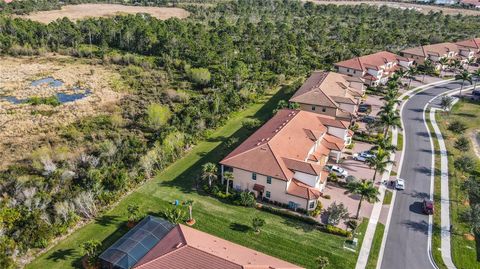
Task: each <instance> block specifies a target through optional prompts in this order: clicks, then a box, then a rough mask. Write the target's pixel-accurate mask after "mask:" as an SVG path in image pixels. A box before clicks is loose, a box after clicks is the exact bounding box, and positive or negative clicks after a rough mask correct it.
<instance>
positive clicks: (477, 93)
mask: <svg viewBox="0 0 480 269" xmlns="http://www.w3.org/2000/svg"><path fill="white" fill-rule="evenodd" d="M472 95H474V96H480V90H473V91H472Z"/></svg>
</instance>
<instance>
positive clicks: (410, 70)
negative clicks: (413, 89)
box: [408, 66, 418, 89]
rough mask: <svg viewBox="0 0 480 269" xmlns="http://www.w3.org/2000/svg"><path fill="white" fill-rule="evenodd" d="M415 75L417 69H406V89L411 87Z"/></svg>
mask: <svg viewBox="0 0 480 269" xmlns="http://www.w3.org/2000/svg"><path fill="white" fill-rule="evenodd" d="M416 75H418V68H417V67H416V66H411V67H410V68H409V69H408V79H409V80H408V89H410V86H411V85H412V79H413V78H415V76H416Z"/></svg>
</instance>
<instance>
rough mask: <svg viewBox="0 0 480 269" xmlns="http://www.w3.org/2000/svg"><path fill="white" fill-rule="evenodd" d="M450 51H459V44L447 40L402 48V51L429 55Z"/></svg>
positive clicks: (439, 54) (422, 55) (438, 54)
mask: <svg viewBox="0 0 480 269" xmlns="http://www.w3.org/2000/svg"><path fill="white" fill-rule="evenodd" d="M450 51H455V52H458V46H457V44H455V43H450V42H445V43H439V44H431V45H425V46H419V47H414V48H409V49H405V50H402V53H407V54H412V55H417V56H421V57H427V56H428V55H435V56H442V55H444V54H448V52H450Z"/></svg>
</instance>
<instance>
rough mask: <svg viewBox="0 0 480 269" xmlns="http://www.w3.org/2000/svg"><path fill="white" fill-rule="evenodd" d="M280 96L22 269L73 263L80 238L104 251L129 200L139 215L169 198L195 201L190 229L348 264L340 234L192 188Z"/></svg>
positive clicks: (296, 259) (302, 258)
mask: <svg viewBox="0 0 480 269" xmlns="http://www.w3.org/2000/svg"><path fill="white" fill-rule="evenodd" d="M284 98H286V95H285V94H284V93H283V92H282V91H280V92H277V93H275V94H274V95H272V96H268V97H266V98H264V99H263V100H261V101H260V102H259V103H257V104H254V105H252V106H250V107H249V108H248V109H246V110H244V111H241V112H239V113H236V114H235V115H233V116H232V117H231V118H230V120H229V121H228V124H226V125H225V126H224V127H222V128H220V129H218V130H216V131H215V132H213V133H212V135H211V136H210V138H209V139H207V140H206V141H203V142H201V143H199V144H198V145H197V146H196V147H194V148H193V149H192V150H191V151H190V152H189V153H188V154H186V155H185V156H184V157H183V158H182V159H180V160H178V161H177V162H175V163H174V164H172V165H171V166H170V167H168V168H167V169H166V170H165V171H163V172H162V173H160V174H159V175H157V176H156V177H155V178H154V179H153V180H151V181H149V182H147V183H145V184H144V185H143V186H142V187H140V188H139V189H137V190H136V191H134V192H132V193H131V194H130V195H128V196H127V197H125V198H124V199H123V200H121V201H120V202H119V204H118V205H117V206H116V207H114V208H113V209H112V210H110V211H108V212H106V213H105V214H104V215H103V216H101V217H99V218H98V219H96V220H95V221H94V222H92V223H90V224H88V225H86V226H84V227H83V228H81V229H79V230H78V231H76V232H74V233H73V234H72V235H70V236H69V237H67V238H66V239H64V240H62V241H61V242H60V243H59V244H58V245H56V246H55V247H53V248H52V249H50V250H49V251H48V252H46V253H44V254H43V255H41V256H39V257H38V258H37V259H36V260H34V261H33V262H32V263H31V264H29V265H28V266H27V268H50V269H51V268H73V267H78V266H79V261H80V257H81V253H80V248H79V245H80V244H81V243H82V242H85V241H87V240H89V239H92V238H95V239H98V240H101V241H102V243H103V246H102V247H103V249H105V248H106V247H108V246H110V245H111V244H112V243H113V242H114V241H116V240H117V239H118V238H119V237H120V236H122V235H123V234H124V233H125V232H126V231H127V230H126V225H125V224H126V208H127V206H128V205H129V204H137V205H139V206H140V208H141V211H142V212H143V213H148V214H152V215H158V214H159V213H160V212H161V211H162V210H163V209H164V208H165V207H166V206H167V205H168V204H169V203H171V202H172V201H173V200H175V199H179V200H186V199H192V200H194V201H195V205H194V209H193V215H194V218H195V219H196V220H197V223H196V224H195V226H194V227H195V228H197V229H199V230H202V231H205V232H208V233H210V234H213V235H216V236H219V237H222V238H225V239H227V240H230V241H233V242H236V243H238V244H241V245H244V246H247V247H250V248H253V249H257V250H259V251H262V252H264V253H267V254H270V255H272V256H276V257H279V258H281V259H284V260H287V261H290V262H293V263H295V264H298V265H302V266H305V267H307V268H315V267H316V262H315V258H317V257H318V256H327V257H328V258H329V260H330V264H331V265H330V268H353V267H354V265H355V262H356V257H357V254H356V253H354V252H351V251H348V250H345V249H344V248H343V243H344V241H345V238H343V237H339V236H335V235H331V234H326V233H323V232H320V231H318V230H316V229H314V228H313V227H312V226H310V225H307V224H304V223H302V222H298V221H294V220H291V219H286V218H282V217H279V216H277V215H273V214H269V213H266V212H261V211H258V210H256V209H253V208H244V207H239V206H233V205H229V204H225V203H222V202H221V201H218V200H217V199H215V198H212V197H209V196H203V195H201V194H199V193H198V192H196V191H195V189H194V179H195V178H196V177H197V176H198V174H199V171H200V166H201V165H202V164H204V163H206V162H218V161H219V160H220V159H221V158H222V156H224V155H225V154H226V153H227V152H228V151H230V150H231V149H226V148H225V147H224V144H223V142H224V141H225V140H226V139H227V138H229V137H232V136H233V137H238V138H239V140H240V141H242V140H243V139H245V138H246V137H247V136H248V135H249V132H248V131H247V130H245V129H244V128H241V126H242V125H241V123H242V120H243V119H245V118H247V117H254V118H258V119H260V120H266V119H268V118H269V117H270V116H271V111H272V109H273V108H275V106H276V104H277V102H278V101H279V100H280V99H284ZM254 216H260V217H262V218H264V219H265V220H266V225H265V226H264V227H263V229H262V232H261V233H260V234H259V235H257V234H254V233H253V232H252V231H251V229H250V228H249V227H250V225H251V224H250V223H251V220H252V218H253V217H254ZM365 228H366V223H362V225H361V226H360V228H359V232H360V234H361V236H362V237H363V234H364V230H365ZM362 229H363V230H362ZM359 240H362V238H359Z"/></svg>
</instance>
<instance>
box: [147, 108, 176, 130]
mask: <svg viewBox="0 0 480 269" xmlns="http://www.w3.org/2000/svg"><path fill="white" fill-rule="evenodd" d="M171 116H172V112H171V111H170V109H169V108H168V107H167V106H165V105H161V104H151V105H149V106H148V108H147V117H148V124H149V125H150V127H151V128H153V129H159V128H160V127H162V126H164V125H165V124H166V123H167V122H168V120H169V119H170V117H171Z"/></svg>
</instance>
